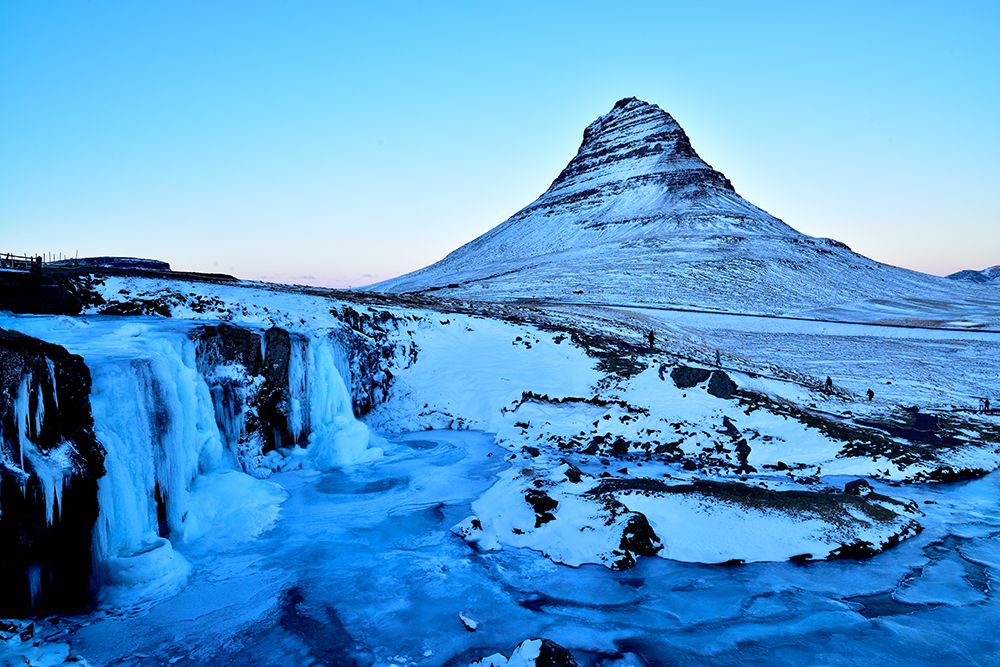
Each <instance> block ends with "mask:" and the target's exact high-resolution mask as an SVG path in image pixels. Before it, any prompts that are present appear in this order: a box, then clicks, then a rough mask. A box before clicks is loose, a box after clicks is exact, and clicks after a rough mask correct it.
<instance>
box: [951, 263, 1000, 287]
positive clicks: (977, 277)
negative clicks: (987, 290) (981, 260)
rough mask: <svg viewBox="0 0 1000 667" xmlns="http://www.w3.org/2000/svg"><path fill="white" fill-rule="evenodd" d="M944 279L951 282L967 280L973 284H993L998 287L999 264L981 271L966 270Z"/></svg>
mask: <svg viewBox="0 0 1000 667" xmlns="http://www.w3.org/2000/svg"><path fill="white" fill-rule="evenodd" d="M945 277H946V278H951V279H952V280H967V281H969V282H973V283H993V284H994V285H1000V264H997V265H996V266H991V267H989V268H988V269H983V270H982V271H972V270H970V269H966V270H965V271H958V272H956V273H952V274H951V275H949V276H945Z"/></svg>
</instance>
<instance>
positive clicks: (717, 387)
mask: <svg viewBox="0 0 1000 667" xmlns="http://www.w3.org/2000/svg"><path fill="white" fill-rule="evenodd" d="M735 391H736V383H735V382H733V381H732V379H730V377H729V376H728V375H726V373H725V371H712V377H710V378H709V380H708V393H710V394H711V395H712V396H715V397H717V398H726V399H729V398H732V397H733V392H735Z"/></svg>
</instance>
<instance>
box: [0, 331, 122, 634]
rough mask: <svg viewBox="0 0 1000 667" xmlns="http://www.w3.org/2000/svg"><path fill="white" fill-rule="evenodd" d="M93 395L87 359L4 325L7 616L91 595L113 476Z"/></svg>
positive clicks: (2, 498)
mask: <svg viewBox="0 0 1000 667" xmlns="http://www.w3.org/2000/svg"><path fill="white" fill-rule="evenodd" d="M89 395H90V372H89V370H88V369H87V366H86V365H85V364H84V362H83V359H82V358H81V357H79V356H75V355H71V354H69V353H68V352H67V351H66V350H65V349H63V348H62V347H59V346H57V345H51V344H49V343H45V342H42V341H40V340H37V339H35V338H31V337H29V336H25V335H23V334H19V333H15V332H10V331H4V330H0V424H2V431H0V434H2V438H0V439H2V444H0V544H2V545H3V549H2V550H0V582H2V587H3V590H4V594H3V595H2V596H0V615H2V614H16V613H23V612H25V611H27V610H29V609H34V610H36V611H40V610H46V609H54V608H65V607H68V606H74V605H78V604H81V603H83V602H84V601H85V600H86V596H87V591H88V587H89V584H90V568H91V530H92V528H93V526H94V522H95V520H96V519H97V513H98V505H97V480H98V478H100V477H101V476H102V475H103V474H104V449H103V447H102V446H101V444H100V443H99V442H98V441H97V439H96V438H95V437H94V429H93V427H94V421H93V417H92V415H91V412H90V402H89Z"/></svg>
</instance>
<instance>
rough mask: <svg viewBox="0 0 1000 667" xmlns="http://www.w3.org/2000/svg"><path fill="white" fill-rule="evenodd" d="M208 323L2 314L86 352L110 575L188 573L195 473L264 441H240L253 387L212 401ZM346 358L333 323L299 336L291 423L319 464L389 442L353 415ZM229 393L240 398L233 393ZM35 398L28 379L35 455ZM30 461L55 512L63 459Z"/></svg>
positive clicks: (23, 404) (100, 536) (236, 460)
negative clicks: (41, 474)
mask: <svg viewBox="0 0 1000 667" xmlns="http://www.w3.org/2000/svg"><path fill="white" fill-rule="evenodd" d="M200 326H202V325H201V324H200V323H195V322H170V321H167V322H165V321H163V320H154V319H149V320H145V319H137V318H128V319H127V320H122V319H119V318H113V317H112V318H104V317H88V318H34V317H3V318H0V327H3V328H7V329H13V330H17V331H21V332H23V333H25V334H28V335H30V336H34V337H36V338H40V339H42V340H45V341H48V342H52V343H56V344H58V345H62V346H63V347H65V348H66V349H67V350H69V351H70V352H71V353H73V354H79V355H81V356H83V357H84V359H85V361H86V363H87V366H88V367H89V369H90V372H91V377H92V382H93V385H92V392H91V398H90V401H91V408H92V411H93V416H94V430H95V433H96V435H97V438H98V440H100V442H101V443H102V444H103V445H104V447H105V449H106V457H105V469H106V472H105V475H104V477H103V478H101V479H100V481H99V486H98V500H99V507H100V514H99V517H98V520H97V524H96V526H95V528H94V542H93V550H94V559H95V563H96V564H97V565H98V569H97V570H96V572H98V573H100V576H103V578H104V581H103V582H101V583H103V584H110V585H112V586H114V585H115V584H121V585H122V586H135V585H137V584H142V583H144V582H147V581H155V580H162V579H164V578H166V579H171V578H174V579H176V578H177V577H181V578H183V577H184V576H186V573H187V571H188V569H189V566H188V565H187V563H186V561H184V559H183V557H182V556H180V555H179V554H177V553H176V552H174V551H173V549H172V545H171V542H172V541H173V542H179V541H184V540H185V539H186V537H187V535H188V532H189V530H190V529H191V523H192V516H193V514H192V512H191V510H192V494H193V492H194V489H195V485H196V482H197V480H198V479H199V477H201V476H204V475H207V474H210V473H216V472H220V471H225V470H237V471H241V470H251V469H257V468H256V466H257V465H258V464H259V463H260V461H261V453H260V452H259V451H252V452H249V451H247V450H246V449H245V448H244V449H241V448H240V447H237V446H236V445H235V443H236V441H237V440H239V435H240V434H242V433H244V432H245V424H244V423H243V421H242V420H245V419H246V415H247V414H251V413H254V412H253V411H254V407H253V406H252V405H247V404H245V403H246V402H247V401H248V400H249V399H248V398H247V396H248V395H249V394H248V395H244V394H239V395H238V396H237V399H236V400H237V402H239V401H243V402H244V404H241V405H238V406H235V409H234V406H226V409H218V406H216V405H214V404H213V394H212V390H211V388H210V382H209V379H207V378H206V373H207V374H208V375H213V374H215V375H218V374H219V373H228V372H231V369H225V368H220V369H215V368H212V369H204V368H202V369H201V370H199V364H198V359H197V349H196V344H195V342H194V338H195V334H196V332H197V329H198V328H199V327H200ZM347 368H348V365H347V363H346V360H345V358H344V357H343V355H342V354H341V352H340V351H339V350H338V349H337V347H336V345H335V344H334V343H332V342H331V341H330V339H329V338H328V337H327V336H326V335H325V332H315V333H313V335H312V336H310V337H295V338H293V344H292V346H291V351H290V358H289V386H288V388H287V395H288V404H287V414H288V418H289V427H290V429H291V431H292V434H293V435H294V437H295V439H296V440H297V441H299V442H302V443H303V444H305V442H303V441H307V442H308V446H307V447H306V449H305V453H306V454H307V456H308V459H309V460H310V461H311V462H312V465H313V466H315V467H317V468H330V467H335V466H340V465H345V464H351V463H357V462H361V461H365V460H370V459H372V458H375V457H378V456H380V455H381V449H379V448H375V447H370V446H369V445H370V442H372V441H373V440H375V441H378V440H379V439H377V437H376V436H373V435H372V434H371V433H370V432H369V429H368V427H367V426H365V425H364V424H362V423H361V422H359V421H357V419H355V417H354V414H353V410H352V401H351V396H350V394H349V391H348V389H347V384H346V383H345V382H344V379H343V377H342V373H343V372H346V371H347ZM215 398H216V400H219V397H218V396H217V397H215ZM224 398H225V399H226V400H229V401H230V402H232V399H233V396H231V395H229V396H225V397H224ZM40 404H41V402H40V401H39V402H38V405H40ZM28 406H29V401H28V396H27V390H26V389H25V392H24V396H19V397H18V413H19V414H18V416H19V419H22V420H23V421H24V428H23V429H21V430H22V431H23V433H20V432H19V434H18V435H19V437H21V438H22V440H29V442H25V443H23V446H22V449H21V451H22V452H25V453H26V454H27V455H29V456H30V455H31V453H32V451H33V449H32V448H31V446H30V444H31V443H30V434H31V427H32V426H33V422H34V423H40V422H41V420H42V419H43V418H44V415H43V414H41V413H38V414H32V413H33V412H35V411H30V410H29V409H28ZM22 413H23V414H22ZM237 421H239V423H236V422H237ZM229 422H232V423H229ZM251 459H252V460H251ZM34 467H35V469H36V470H44V471H46V475H47V477H51V479H45V480H43V481H44V482H45V485H44V488H45V490H46V499H45V501H46V505H47V507H49V511H50V513H51V512H53V511H54V512H58V505H59V500H58V492H59V487H60V482H61V477H60V475H59V470H57V466H48V467H44V466H39V465H38V464H37V463H36V465H35V466H34ZM49 473H51V474H49ZM50 494H51V495H52V497H51V498H50V497H49V496H50ZM50 520H51V519H50ZM194 532H195V533H198V532H199V529H198V528H197V527H195V529H194Z"/></svg>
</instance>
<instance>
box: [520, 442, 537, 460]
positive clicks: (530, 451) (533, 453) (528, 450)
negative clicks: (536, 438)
mask: <svg viewBox="0 0 1000 667" xmlns="http://www.w3.org/2000/svg"><path fill="white" fill-rule="evenodd" d="M521 453H522V454H527V455H528V456H530V457H532V458H535V457H537V456H538V455H539V453H540V452H539V451H538V447H530V446H528V445H525V446H524V447H521Z"/></svg>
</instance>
